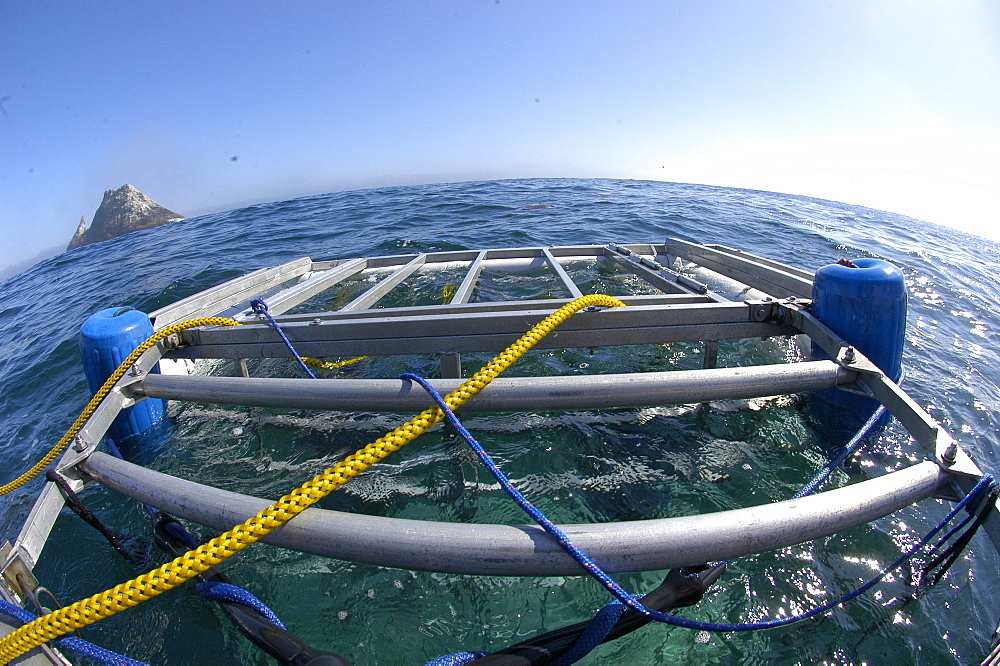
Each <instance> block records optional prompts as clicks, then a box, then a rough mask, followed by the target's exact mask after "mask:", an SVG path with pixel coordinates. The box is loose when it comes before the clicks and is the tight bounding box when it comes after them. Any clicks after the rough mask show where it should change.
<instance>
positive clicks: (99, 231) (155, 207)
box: [66, 184, 184, 250]
mask: <svg viewBox="0 0 1000 666" xmlns="http://www.w3.org/2000/svg"><path fill="white" fill-rule="evenodd" d="M183 219H184V216H183V215H178V214H177V213H175V212H173V211H171V210H167V209H166V208H164V207H163V206H161V205H160V204H158V203H156V202H155V201H153V200H152V199H150V198H149V197H147V196H146V195H145V194H143V193H142V192H140V191H139V190H137V189H135V188H134V187H132V186H131V185H128V184H126V185H122V186H121V187H119V188H118V189H117V190H108V191H107V192H105V193H104V200H103V201H102V202H101V205H100V206H99V207H98V209H97V212H96V213H94V221H93V222H92V223H91V225H90V227H89V228H88V227H87V220H86V218H81V219H80V225H79V226H78V227H77V229H76V233H75V234H73V239H72V240H71V241H70V242H69V246H68V247H67V248H66V249H67V250H72V249H73V248H76V247H81V246H83V245H89V244H90V243H99V242H100V241H106V240H110V239H112V238H117V237H118V236H123V235H125V234H127V233H130V232H132V231H139V230H141V229H152V228H153V227H159V226H161V225H164V224H169V223H170V222H176V221H177V220H183Z"/></svg>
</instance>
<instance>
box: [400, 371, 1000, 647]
mask: <svg viewBox="0 0 1000 666" xmlns="http://www.w3.org/2000/svg"><path fill="white" fill-rule="evenodd" d="M399 378H400V379H406V380H410V381H412V382H415V383H417V384H419V385H420V386H421V387H422V388H423V389H424V390H425V391H427V393H428V394H429V395H430V396H431V397H432V398H433V399H434V402H435V403H436V404H437V406H438V407H439V408H440V409H441V411H442V412H444V415H445V419H446V420H447V421H448V423H450V424H451V425H452V426H453V427H454V428H455V430H456V431H457V432H458V433H459V435H461V436H462V438H463V439H465V441H466V442H467V443H468V444H469V446H470V447H471V448H472V450H473V451H475V453H476V455H477V456H479V458H480V460H482V461H483V463H484V464H485V465H486V467H487V469H489V470H490V472H491V473H493V476H494V477H495V478H496V479H497V481H499V482H500V487H501V488H503V490H504V491H505V492H506V493H507V494H508V495H509V496H510V497H511V498H513V499H514V501H515V502H517V504H518V506H520V507H521V509H522V510H524V511H525V513H527V514H528V515H529V516H531V517H532V519H534V520H535V522H537V523H538V524H539V525H540V526H541V527H542V529H544V530H545V531H546V532H547V533H549V534H550V535H551V536H553V537H554V538H555V539H556V541H557V542H558V543H559V545H561V546H562V547H563V549H564V550H565V551H566V552H567V554H568V555H569V556H570V557H572V558H573V559H574V560H576V561H577V562H578V563H579V564H580V566H582V567H583V568H584V569H585V570H586V571H587V573H589V574H590V575H591V576H592V577H593V578H594V579H595V580H597V581H598V582H599V583H600V584H601V585H602V586H604V588H605V589H607V590H608V591H609V592H610V593H611V594H612V595H614V597H615V598H617V599H618V600H619V601H620V602H622V603H623V604H625V605H626V606H628V607H629V608H631V609H633V610H635V611H636V612H638V613H641V614H642V615H644V616H646V617H648V618H650V619H652V620H656V621H657V622H663V623H665V624H669V625H673V626H677V627H685V628H687V629H696V630H699V631H712V632H730V631H733V632H735V631H755V630H758V629H771V628H773V627H781V626H784V625H788V624H792V623H793V622H799V621H801V620H805V619H807V618H810V617H814V616H816V615H819V614H821V613H825V612H827V611H829V610H831V609H833V608H835V607H837V606H840V605H842V604H845V603H847V602H849V601H851V600H853V599H855V598H857V597H858V596H860V595H862V594H864V593H865V592H867V591H868V590H870V589H871V588H872V587H874V586H875V585H877V584H878V583H880V582H881V581H882V580H883V579H884V578H885V577H886V576H887V575H889V574H890V573H892V572H893V571H895V570H896V569H898V568H899V567H900V566H902V565H903V563H904V562H906V561H907V560H908V559H910V558H911V557H913V555H914V554H915V553H916V552H917V551H918V550H920V549H921V548H923V547H924V546H926V545H927V543H928V542H930V540H931V539H933V538H934V536H935V535H937V533H938V532H940V531H941V530H942V529H944V527H945V526H946V525H947V524H948V523H950V522H951V520H952V519H953V518H954V517H955V515H956V514H957V513H958V512H959V511H961V510H962V509H964V508H965V507H966V505H968V504H970V503H971V504H973V505H975V504H978V503H979V502H980V501H982V499H983V497H984V496H985V494H986V493H987V492H989V490H991V489H992V488H993V487H994V486H996V481H994V479H993V477H992V476H991V475H989V474H985V475H983V478H982V479H980V480H979V482H978V483H977V484H976V486H975V487H974V488H973V489H972V490H971V491H969V494H968V495H966V496H965V497H964V498H962V500H960V501H959V502H958V503H957V504H956V505H955V506H954V507H953V508H952V510H951V511H949V512H948V515H946V516H945V517H944V519H943V520H942V521H941V522H940V523H938V524H937V526H935V527H934V528H933V529H932V530H931V531H930V532H928V533H927V534H926V535H925V536H924V537H923V538H922V539H920V540H919V541H918V542H917V543H916V544H915V545H914V546H912V547H911V548H910V549H909V550H907V551H906V552H905V553H903V555H902V556H900V557H899V558H898V559H897V560H896V561H895V562H893V563H892V564H890V565H889V566H888V567H886V568H884V569H883V570H882V571H881V572H879V573H878V574H877V575H876V576H875V577H874V578H872V579H870V580H869V581H867V582H866V583H864V584H862V585H861V586H859V587H858V588H856V589H855V590H853V591H851V592H848V593H847V594H845V595H843V596H841V597H839V598H837V599H834V600H831V601H828V602H826V603H824V604H820V605H819V606H816V607H814V608H812V609H810V610H807V611H805V612H802V613H798V614H795V615H790V616H788V617H783V618H777V619H774V620H764V621H760V622H744V623H739V624H727V623H717V622H700V621H698V620H689V619H686V618H682V617H677V616H675V615H668V614H666V613H661V612H659V611H656V610H653V609H651V608H647V607H646V606H644V605H643V604H642V603H641V602H640V601H639V600H638V598H637V597H635V596H633V595H631V594H629V593H628V592H627V591H625V589H624V588H622V587H621V586H620V585H618V583H616V582H615V581H614V580H613V579H612V578H611V577H610V576H609V575H608V574H607V573H605V572H604V570H603V569H601V568H600V567H599V566H598V565H597V564H596V563H595V562H594V561H593V560H591V559H590V557H588V556H587V554H586V553H584V552H583V551H581V550H580V549H579V548H577V547H576V546H575V545H573V543H572V542H571V541H570V539H569V537H567V536H566V535H565V534H564V533H563V531H562V530H560V529H559V528H558V527H557V526H556V525H555V524H554V523H552V522H551V521H550V520H549V519H548V518H546V517H545V515H544V514H543V513H542V512H541V511H539V510H538V509H537V508H536V507H535V506H534V505H532V504H531V503H530V502H529V501H528V500H527V499H526V498H525V497H524V496H523V495H522V494H521V493H520V491H518V490H517V488H515V487H514V485H513V484H512V483H511V482H510V480H509V479H508V478H507V476H506V475H505V474H504V473H503V471H501V470H500V468H499V467H497V465H496V463H494V462H493V460H492V459H491V458H490V456H489V454H487V453H486V451H485V450H484V449H483V447H482V446H481V445H480V444H479V442H477V441H476V439H475V438H474V437H473V436H472V434H471V433H469V431H468V430H466V429H465V427H464V426H463V425H462V423H461V422H460V421H459V420H458V417H457V416H455V413H454V412H453V411H452V410H451V408H450V407H449V406H448V404H447V403H446V402H445V401H444V398H442V397H441V394H440V393H438V392H437V391H436V390H435V389H434V387H433V386H431V385H430V384H429V383H428V382H427V380H425V379H424V378H423V377H419V376H418V375H415V374H412V373H405V374H403V375H400V377H399Z"/></svg>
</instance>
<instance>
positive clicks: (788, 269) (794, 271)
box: [705, 243, 813, 282]
mask: <svg viewBox="0 0 1000 666" xmlns="http://www.w3.org/2000/svg"><path fill="white" fill-rule="evenodd" d="M705 247H710V248H712V249H713V250H719V251H721V252H725V253H727V254H731V255H734V256H737V257H740V258H742V259H747V260H749V261H752V262H754V263H757V264H762V265H764V266H770V267H771V268H775V269H777V270H779V271H783V272H785V273H789V274H791V275H797V276H799V277H800V278H802V279H803V280H807V281H809V282H812V280H813V273H810V272H809V271H804V270H802V269H801V268H795V267H794V266H789V265H788V264H783V263H781V262H780V261H774V260H772V259H768V258H767V257H762V256H760V255H757V254H752V253H750V252H746V251H745V250H738V249H736V248H732V247H728V246H726V245H719V244H717V243H706V244H705Z"/></svg>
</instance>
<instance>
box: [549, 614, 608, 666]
mask: <svg viewBox="0 0 1000 666" xmlns="http://www.w3.org/2000/svg"><path fill="white" fill-rule="evenodd" d="M624 612H625V606H624V605H623V604H622V603H621V602H618V601H612V602H611V603H608V604H605V605H604V607H603V608H601V610H599V611H597V615H595V616H594V619H593V620H591V621H590V624H588V625H587V628H586V629H584V630H583V633H582V634H580V635H579V636H577V638H576V640H575V641H573V644H572V645H570V646H569V647H568V648H567V649H566V651H565V652H563V653H562V656H560V657H559V659H558V660H557V661H556V662H555V666H566V665H567V664H575V663H576V662H578V661H579V660H581V659H583V658H584V657H586V656H587V655H588V654H590V653H591V652H592V651H593V649H594V648H595V647H597V646H598V645H600V644H601V642H602V641H604V639H605V638H607V636H608V634H609V633H611V630H612V629H614V626H615V624H617V623H618V620H619V618H621V616H622V613H624Z"/></svg>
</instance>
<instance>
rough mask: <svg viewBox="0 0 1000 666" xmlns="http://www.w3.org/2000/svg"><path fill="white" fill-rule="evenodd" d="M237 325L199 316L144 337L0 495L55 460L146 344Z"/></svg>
mask: <svg viewBox="0 0 1000 666" xmlns="http://www.w3.org/2000/svg"><path fill="white" fill-rule="evenodd" d="M239 325H240V324H239V322H237V321H233V320H232V319H226V318H224V317H203V318H201V319H192V320H190V321H183V322H180V323H179V324H174V325H172V326H167V327H166V328H164V329H162V330H160V331H158V332H157V333H155V334H153V335H152V336H151V337H150V338H149V339H148V340H146V341H145V342H143V343H142V344H141V345H139V346H138V347H136V348H135V351H133V352H132V353H131V354H129V355H128V358H126V359H125V360H124V361H122V363H121V365H119V366H118V369H117V370H115V371H114V373H112V375H111V376H110V377H108V380H107V381H106V382H104V385H103V386H101V388H100V389H98V391H97V393H95V394H94V397H93V398H91V399H90V402H88V403H87V406H86V407H84V408H83V411H82V412H80V416H78V417H77V419H76V421H74V422H73V425H71V426H70V427H69V430H67V431H66V434H65V435H63V436H62V439H60V440H59V441H58V442H56V445H55V446H53V447H52V448H51V449H50V450H49V452H48V453H46V454H45V456H44V457H43V458H42V459H41V460H39V461H38V462H36V463H35V464H34V466H32V468H31V469H29V470H28V471H27V472H25V473H24V474H22V475H21V476H19V477H17V478H16V479H14V480H13V481H11V482H10V483H7V484H5V485H3V486H0V495H6V494H7V493H9V492H11V491H12V490H17V489H18V488H20V487H21V486H23V485H24V484H26V483H27V482H28V481H31V480H32V479H33V478H35V477H36V476H38V473H39V472H41V471H42V470H43V469H45V468H46V467H48V466H49V465H50V464H51V463H52V461H53V460H55V459H56V456H58V455H59V454H60V453H62V452H63V449H65V448H66V446H67V445H68V444H69V443H70V442H71V441H73V438H74V437H76V435H77V433H78V432H80V430H81V429H82V428H83V424H85V423H86V422H87V419H89V418H90V416H91V414H93V413H94V410H95V409H97V406H98V405H100V404H101V401H102V400H104V398H105V397H107V395H108V393H110V392H111V389H113V388H114V387H115V384H117V383H118V380H119V379H121V378H122V377H123V376H124V375H125V373H126V372H127V371H128V369H129V368H130V367H132V364H133V363H135V362H136V361H138V360H139V357H140V356H142V354H143V352H145V351H146V350H147V349H149V348H150V347H152V346H153V345H155V344H156V343H157V342H159V341H160V340H162V339H163V338H165V337H167V336H168V335H173V334H174V333H180V332H181V331H183V330H185V329H188V328H195V327H197V326H239Z"/></svg>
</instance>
